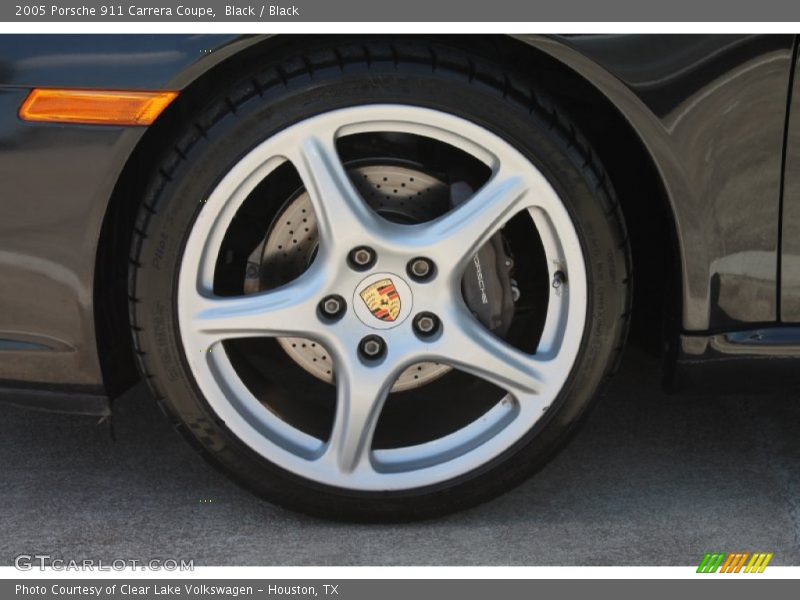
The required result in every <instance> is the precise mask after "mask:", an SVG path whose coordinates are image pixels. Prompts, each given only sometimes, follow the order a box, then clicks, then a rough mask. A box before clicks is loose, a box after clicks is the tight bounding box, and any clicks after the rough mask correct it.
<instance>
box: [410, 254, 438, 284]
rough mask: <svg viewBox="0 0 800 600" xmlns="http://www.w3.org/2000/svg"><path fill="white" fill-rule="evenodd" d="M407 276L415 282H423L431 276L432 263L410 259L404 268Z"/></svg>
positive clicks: (419, 259)
mask: <svg viewBox="0 0 800 600" xmlns="http://www.w3.org/2000/svg"><path fill="white" fill-rule="evenodd" d="M406 270H407V271H408V275H409V276H410V277H411V278H412V279H415V280H417V281H425V280H426V279H430V278H431V276H432V275H433V270H434V267H433V263H432V262H431V261H430V260H429V259H427V258H421V257H420V258H412V259H411V260H410V261H408V267H407V268H406Z"/></svg>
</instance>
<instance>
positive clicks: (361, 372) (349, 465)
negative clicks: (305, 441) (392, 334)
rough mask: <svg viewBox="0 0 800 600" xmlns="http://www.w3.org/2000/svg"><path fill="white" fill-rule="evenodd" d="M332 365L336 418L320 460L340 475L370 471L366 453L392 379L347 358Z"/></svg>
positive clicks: (377, 369) (367, 453)
mask: <svg viewBox="0 0 800 600" xmlns="http://www.w3.org/2000/svg"><path fill="white" fill-rule="evenodd" d="M347 362H348V361H346V360H345V361H343V360H338V361H337V365H336V417H335V418H334V422H333V429H332V430H331V436H330V439H329V441H328V445H327V448H326V451H325V454H324V456H323V458H324V459H326V460H328V461H330V462H331V463H333V464H335V465H336V468H337V469H338V470H339V471H340V472H342V473H352V472H353V471H355V470H356V469H358V468H362V469H364V468H367V469H368V468H371V467H370V465H369V452H370V448H371V446H372V437H373V434H374V433H375V427H376V425H377V424H378V418H379V417H380V414H381V410H382V408H383V404H384V402H385V401H386V397H387V396H388V395H389V390H390V389H391V387H392V385H393V383H394V379H395V378H394V377H393V376H390V375H388V374H387V371H386V369H384V368H381V367H365V366H363V365H361V364H360V363H358V362H357V359H356V358H351V359H350V362H351V363H355V364H350V365H348V364H347Z"/></svg>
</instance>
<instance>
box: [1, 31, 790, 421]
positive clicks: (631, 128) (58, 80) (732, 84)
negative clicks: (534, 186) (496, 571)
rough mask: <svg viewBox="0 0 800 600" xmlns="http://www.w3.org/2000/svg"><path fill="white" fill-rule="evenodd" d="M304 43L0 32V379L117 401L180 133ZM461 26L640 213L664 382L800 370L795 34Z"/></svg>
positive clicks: (24, 390) (636, 249)
mask: <svg viewBox="0 0 800 600" xmlns="http://www.w3.org/2000/svg"><path fill="white" fill-rule="evenodd" d="M365 39H369V38H365ZM306 43H308V39H307V38H305V37H299V36H297V37H293V36H288V37H284V36H236V35H130V36H127V35H124V36H122V35H114V36H111V35H91V36H73V35H47V36H44V35H35V36H34V35H19V36H18V35H4V36H0V187H1V188H2V200H0V398H2V399H4V400H6V401H9V402H13V403H16V404H20V405H30V406H36V407H40V408H49V409H55V410H60V411H67V412H77V413H84V414H95V415H105V414H109V412H110V405H111V400H112V399H113V398H114V397H116V396H118V395H119V394H121V393H122V392H123V391H125V390H126V389H128V388H129V387H130V386H131V385H132V384H134V383H135V382H136V381H137V380H138V379H139V378H140V375H139V373H138V372H137V368H136V360H135V352H136V351H135V349H134V345H133V343H132V341H131V337H130V328H131V325H132V322H131V319H130V316H129V309H128V301H129V298H128V277H129V262H130V260H131V258H130V256H129V248H130V246H131V239H132V236H133V234H134V227H135V224H134V218H135V212H136V207H137V206H138V205H139V202H140V198H141V195H142V194H143V191H144V189H145V186H146V184H147V181H148V179H149V177H150V176H151V175H152V173H153V171H154V169H157V168H158V167H157V165H158V164H159V160H160V158H161V156H162V154H163V150H164V148H163V144H164V143H165V140H168V139H170V136H171V135H172V134H173V133H174V132H175V130H176V129H177V128H178V127H179V123H180V122H181V119H182V116H183V115H185V114H187V113H190V112H191V111H192V110H193V109H194V108H195V107H196V106H197V105H199V104H200V103H202V101H203V98H204V97H205V96H206V95H207V94H209V93H210V92H211V91H212V90H214V89H217V88H218V87H220V86H224V85H226V84H227V83H228V82H232V81H234V80H235V79H236V78H237V76H238V74H239V73H241V72H243V71H246V70H247V69H248V68H250V67H251V66H252V65H255V64H258V63H259V62H260V61H264V60H266V59H267V58H268V57H269V56H271V55H272V54H274V53H286V52H289V51H291V49H292V48H294V47H299V48H302V47H303V46H304V45H305V44H306ZM448 43H450V44H451V45H452V46H453V47H456V48H457V47H464V48H470V49H471V50H472V51H475V52H479V53H483V54H485V55H487V56H492V57H493V58H494V60H496V61H498V62H501V63H509V64H513V65H514V68H515V69H517V70H518V71H520V72H523V73H527V74H528V75H530V76H534V77H535V78H536V79H537V80H538V81H540V82H542V85H543V87H545V88H546V89H548V91H549V93H550V94H551V95H552V96H553V97H554V98H556V99H557V100H558V102H559V103H560V104H561V105H562V106H566V107H568V108H569V109H570V112H571V114H572V116H573V118H574V120H575V122H576V123H577V124H578V125H579V126H580V128H581V129H582V131H583V132H584V135H585V136H586V137H587V138H588V139H589V142H590V143H591V145H592V147H593V148H594V149H595V151H596V152H597V153H598V154H599V156H600V158H601V159H602V161H603V162H604V164H605V166H606V168H607V170H608V174H609V176H610V177H611V179H612V180H613V184H614V186H615V188H616V190H617V194H618V196H619V198H620V203H621V207H622V211H623V213H624V217H625V220H626V221H627V223H628V235H629V237H630V245H631V249H632V256H633V271H634V273H635V279H634V281H635V288H634V294H633V298H634V300H633V314H632V336H633V340H634V341H635V342H638V343H641V344H643V345H645V346H647V347H649V348H650V349H653V350H655V351H657V352H660V353H661V354H662V355H663V356H664V357H665V375H666V379H667V381H668V382H670V383H671V384H673V385H683V384H687V383H689V384H694V385H696V384H707V383H709V382H711V383H712V384H713V385H717V384H718V383H719V382H720V381H728V382H730V381H731V377H732V375H734V374H735V375H741V374H742V373H748V376H747V377H746V378H744V379H746V380H747V381H748V382H749V383H755V384H756V385H758V386H759V387H767V386H768V385H771V384H774V383H775V382H776V378H775V377H774V375H773V373H774V371H773V370H772V369H773V368H775V367H776V366H778V367H786V366H788V367H789V370H790V371H793V370H795V368H794V364H795V363H794V358H796V357H797V356H799V355H800V327H798V325H800V92H798V91H797V86H796V85H795V86H794V87H793V81H795V77H794V75H795V72H796V54H797V39H796V37H795V36H792V35H754V36H750V35H741V36H740V35H735V36H733V35H597V36H595V35H584V36H513V37H511V36H509V37H505V36H503V37H500V36H497V37H495V36H475V37H472V36H455V37H452V38H450V39H449V41H448ZM34 88H70V89H104V90H173V91H177V92H179V96H178V98H177V100H175V101H174V102H173V103H172V104H171V105H170V107H169V108H168V109H167V110H166V111H165V112H164V113H163V114H162V115H161V116H160V117H159V118H158V119H157V120H156V122H155V123H154V124H153V125H151V126H149V127H117V126H98V125H72V124H54V123H33V122H25V121H23V120H22V119H20V117H19V115H18V111H19V109H20V106H21V105H22V103H23V102H24V101H25V99H26V97H27V96H28V94H29V93H30V92H31V90H32V89H34ZM752 373H756V374H757V376H756V377H753V376H751V375H750V374H752ZM712 375H713V377H712ZM720 375H721V376H722V377H717V376H720ZM742 379H743V378H741V377H739V378H738V379H736V381H742ZM788 381H789V380H788V379H780V378H779V379H777V383H778V385H781V386H784V385H787V382H788ZM737 385H738V384H737Z"/></svg>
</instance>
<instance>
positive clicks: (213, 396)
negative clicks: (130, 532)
mask: <svg viewBox="0 0 800 600" xmlns="http://www.w3.org/2000/svg"><path fill="white" fill-rule="evenodd" d="M166 146H167V147H169V148H170V149H171V150H170V151H169V152H168V153H167V154H166V155H165V157H164V160H163V163H162V166H161V168H160V169H159V171H158V173H157V174H156V176H155V177H154V178H153V181H152V183H151V185H150V187H149V189H148V192H147V194H146V196H145V198H144V200H143V203H142V206H141V210H140V212H139V215H138V219H137V223H136V229H135V231H136V234H135V239H134V243H133V248H132V257H131V258H132V260H131V263H132V268H131V277H130V298H131V304H130V311H131V321H132V330H133V335H134V341H135V346H136V349H137V353H138V356H139V359H140V366H141V368H142V371H143V373H144V376H145V377H146V379H147V381H148V383H149V385H150V386H151V388H152V390H153V391H154V393H155V395H156V396H157V397H158V398H159V399H160V400H161V402H162V403H163V405H164V406H165V408H166V409H167V411H168V413H169V414H170V415H171V416H172V417H173V419H174V420H175V422H176V424H177V426H178V427H179V429H181V430H182V431H183V433H184V434H185V435H186V436H187V437H188V438H189V439H190V440H191V441H192V442H193V443H194V444H195V446H196V447H197V448H198V449H199V450H200V451H201V452H202V453H203V454H204V455H205V456H206V457H207V458H208V459H209V460H211V461H212V462H213V463H214V464H215V465H217V466H219V467H221V468H222V469H223V470H224V471H225V472H227V473H229V474H230V475H232V476H233V477H234V478H235V479H236V480H237V481H239V482H241V483H243V484H244V485H246V486H247V487H248V488H250V489H252V490H254V491H255V492H257V493H258V494H260V495H262V496H264V497H266V498H267V499H270V500H272V501H275V502H277V503H280V504H282V505H285V506H288V507H290V508H293V509H296V510H301V511H305V512H309V513H313V514H317V515H323V516H327V517H333V518H345V519H361V520H373V519H376V520H382V519H410V518H422V517H429V516H433V515H437V514H442V513H445V512H449V511H452V510H457V509H460V508H463V507H466V506H470V505H473V504H476V503H478V502H481V501H483V500H486V499H488V498H490V497H492V496H495V495H497V494H499V493H501V492H503V491H504V490H507V489H509V488H510V487H511V486H513V485H515V484H517V483H519V482H520V481H522V480H523V479H524V478H526V477H527V476H529V475H530V474H531V473H532V472H533V471H534V470H535V469H536V468H537V467H539V466H540V465H541V464H542V463H543V461H544V460H545V459H546V458H547V457H548V456H549V455H550V454H552V452H553V450H554V449H555V448H557V447H558V445H559V444H560V442H562V441H563V440H564V438H565V436H566V434H567V433H568V432H569V431H570V430H572V429H573V426H574V425H575V424H576V422H578V420H579V418H580V416H581V415H582V414H583V413H584V411H585V409H586V408H587V406H588V404H589V403H590V401H591V399H592V398H593V397H594V395H595V393H596V391H597V389H598V386H599V385H600V384H601V383H602V382H603V380H604V378H606V377H607V376H608V375H609V374H610V373H611V371H612V370H613V367H614V365H615V362H616V360H617V359H618V356H619V354H620V350H621V347H622V344H623V341H624V336H625V332H626V324H627V314H628V312H629V305H630V289H631V286H630V277H631V274H630V259H629V254H628V247H627V238H626V235H625V228H624V224H623V219H622V216H621V212H620V209H619V207H618V204H617V201H616V199H615V198H614V194H613V191H612V189H611V186H610V184H609V181H608V179H607V177H606V176H605V174H604V172H603V170H602V168H601V166H600V165H599V162H598V161H597V159H596V157H595V155H594V154H593V153H592V151H591V148H589V146H588V144H587V143H586V141H585V140H584V139H583V138H582V137H581V136H580V134H579V133H578V132H577V130H576V129H575V127H574V126H572V125H571V124H570V123H569V121H568V120H567V119H566V118H565V116H564V114H563V111H562V110H560V109H559V108H558V106H556V105H554V104H553V103H552V102H550V101H548V100H547V98H546V96H545V95H544V94H543V93H542V92H540V91H538V90H537V88H536V82H535V80H532V79H528V78H526V77H524V76H520V75H518V74H515V73H513V72H511V71H509V70H506V69H503V68H502V67H500V66H497V65H493V64H491V63H489V62H485V61H483V60H481V59H479V58H477V57H468V56H466V55H465V54H463V53H460V52H454V51H450V50H447V49H444V48H439V47H435V46H430V45H424V44H422V43H421V42H420V43H409V44H401V45H395V46H391V47H390V46H382V45H379V44H367V45H361V44H359V45H358V46H352V47H351V46H348V45H346V44H342V45H340V46H337V47H335V48H330V49H323V50H318V51H313V52H309V53H308V54H307V55H305V56H301V57H298V58H295V59H287V60H282V61H278V62H276V63H275V64H272V65H269V66H266V67H263V68H262V69H261V70H260V71H258V72H254V73H248V74H247V77H245V78H243V83H242V84H240V85H238V86H232V87H231V88H230V89H226V90H220V95H219V97H218V98H216V99H211V100H209V102H208V104H207V106H206V108H205V109H203V110H202V111H200V112H198V113H197V114H196V115H195V116H194V117H193V118H192V120H191V123H187V125H186V127H185V131H184V134H183V136H182V137H180V138H179V139H177V140H173V141H172V142H170V143H168V144H166ZM576 485H578V484H577V483H576Z"/></svg>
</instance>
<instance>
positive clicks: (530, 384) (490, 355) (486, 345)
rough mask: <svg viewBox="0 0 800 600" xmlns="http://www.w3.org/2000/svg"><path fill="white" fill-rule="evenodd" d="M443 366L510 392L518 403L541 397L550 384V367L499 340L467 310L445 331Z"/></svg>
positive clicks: (543, 361) (546, 362)
mask: <svg viewBox="0 0 800 600" xmlns="http://www.w3.org/2000/svg"><path fill="white" fill-rule="evenodd" d="M440 352H441V357H440V359H439V360H441V362H445V363H449V364H451V365H453V366H455V367H457V368H459V369H461V370H462V371H466V372H467V373H471V374H472V375H475V376H476V377H480V378H481V379H485V380H486V381H488V382H490V383H492V384H494V385H496V386H498V387H500V388H502V389H504V390H506V391H507V392H509V393H510V394H512V395H513V396H514V397H516V398H517V399H518V400H519V399H522V398H524V397H527V396H534V395H538V394H540V393H541V392H542V391H543V390H544V388H545V387H546V386H547V384H548V372H547V371H548V369H547V367H548V363H549V361H545V360H542V359H539V358H537V357H536V356H535V355H532V354H527V353H525V352H522V351H521V350H518V349H516V348H514V347H513V346H511V345H510V344H508V343H507V342H505V341H504V340H502V339H500V338H499V337H497V336H495V335H494V334H493V333H492V332H490V331H489V330H488V329H486V328H485V327H484V326H483V325H482V324H481V323H479V322H478V321H477V320H476V319H475V318H474V317H473V316H472V315H471V314H469V312H468V311H467V310H463V311H462V314H460V315H458V316H457V317H456V319H454V322H453V326H452V327H451V328H450V329H449V330H447V329H446V330H445V335H444V336H443V337H442V340H441V345H440Z"/></svg>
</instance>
